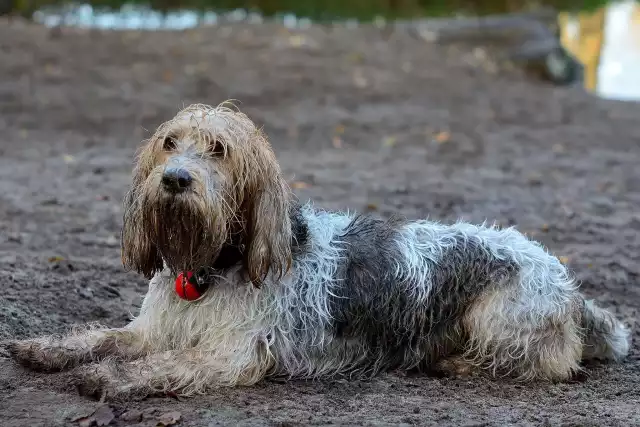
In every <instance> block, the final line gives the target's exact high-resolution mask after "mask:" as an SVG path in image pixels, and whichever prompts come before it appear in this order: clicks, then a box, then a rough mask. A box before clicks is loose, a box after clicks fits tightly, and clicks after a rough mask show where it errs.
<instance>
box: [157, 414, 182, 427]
mask: <svg viewBox="0 0 640 427" xmlns="http://www.w3.org/2000/svg"><path fill="white" fill-rule="evenodd" d="M180 417H182V414H181V413H180V412H167V413H166V414H162V415H160V416H159V417H158V424H156V426H157V427H166V426H172V425H174V424H175V423H177V422H178V421H180Z"/></svg>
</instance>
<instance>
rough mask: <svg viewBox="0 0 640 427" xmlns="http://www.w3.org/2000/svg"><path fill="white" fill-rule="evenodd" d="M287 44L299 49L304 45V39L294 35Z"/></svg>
mask: <svg viewBox="0 0 640 427" xmlns="http://www.w3.org/2000/svg"><path fill="white" fill-rule="evenodd" d="M289 44H290V45H291V46H293V47H300V46H302V45H303V44H304V37H302V36H300V35H295V36H291V37H289Z"/></svg>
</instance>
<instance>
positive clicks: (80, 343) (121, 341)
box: [8, 326, 144, 372]
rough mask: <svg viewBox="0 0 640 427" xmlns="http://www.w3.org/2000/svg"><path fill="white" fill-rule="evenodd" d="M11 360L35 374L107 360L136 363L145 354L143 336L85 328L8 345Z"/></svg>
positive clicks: (129, 332) (133, 332)
mask: <svg viewBox="0 0 640 427" xmlns="http://www.w3.org/2000/svg"><path fill="white" fill-rule="evenodd" d="M8 347H9V352H10V354H11V356H12V357H13V358H14V359H15V360H16V361H17V362H18V363H20V364H21V365H23V366H25V367H28V368H30V369H33V370H36V371H43V372H54V371H63V370H66V369H71V368H73V367H75V366H77V365H79V364H82V363H87V362H90V361H95V360H100V359H102V358H105V357H118V358H123V359H133V358H136V357H139V356H140V355H142V354H143V351H144V345H143V341H142V336H141V335H140V334H139V333H138V332H137V331H136V330H134V329H128V328H119V329H108V328H100V327H97V326H85V327H83V328H82V329H77V330H74V331H72V332H71V333H69V334H67V335H64V336H46V337H40V338H33V339H27V340H21V341H12V342H10V343H9V345H8Z"/></svg>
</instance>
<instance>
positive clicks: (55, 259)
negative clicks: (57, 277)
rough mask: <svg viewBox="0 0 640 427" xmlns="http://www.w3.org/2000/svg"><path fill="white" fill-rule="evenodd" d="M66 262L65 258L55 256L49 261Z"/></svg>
mask: <svg viewBox="0 0 640 427" xmlns="http://www.w3.org/2000/svg"><path fill="white" fill-rule="evenodd" d="M64 260H65V258H64V257H61V256H58V255H55V256H52V257H49V259H48V260H47V261H49V262H60V261H64Z"/></svg>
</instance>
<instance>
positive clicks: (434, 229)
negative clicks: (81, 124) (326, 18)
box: [10, 105, 629, 398]
mask: <svg viewBox="0 0 640 427" xmlns="http://www.w3.org/2000/svg"><path fill="white" fill-rule="evenodd" d="M125 208H126V212H125V216H124V228H123V233H122V251H123V252H122V255H123V261H124V263H125V265H126V266H128V267H130V268H132V269H134V270H136V271H138V272H140V273H143V274H144V275H145V276H147V277H148V278H150V279H151V280H150V283H149V291H148V293H147V295H146V297H145V299H144V302H143V305H142V307H141V310H140V313H139V315H138V316H137V317H136V318H135V319H134V320H133V321H131V323H129V324H128V325H127V326H125V327H123V328H116V329H110V328H102V327H97V326H88V327H86V328H83V329H82V330H74V331H73V332H71V333H70V334H68V335H66V336H62V337H44V338H37V339H30V340H24V341H16V342H13V343H11V346H10V350H11V352H12V355H13V357H14V358H15V359H16V360H18V361H19V362H20V363H22V364H23V365H25V366H28V367H31V368H33V369H39V370H44V371H54V370H63V369H72V368H73V369H74V370H75V372H76V373H77V379H78V385H79V386H80V388H81V390H83V391H84V392H86V393H90V394H98V395H103V396H104V395H106V396H107V398H118V397H124V396H131V394H132V393H135V394H137V393H142V394H149V393H153V392H172V393H175V394H178V395H194V394H198V393H206V392H207V390H210V389H211V388H213V387H219V386H238V385H245V386H246V385H251V384H255V383H257V382H259V381H260V380H262V379H264V378H266V377H275V376H280V377H282V376H284V377H287V378H329V377H336V376H342V375H346V376H350V377H354V376H355V377H360V378H361V377H365V376H371V375H375V374H376V373H378V372H381V371H384V370H390V369H413V368H417V369H423V370H431V369H435V370H440V371H444V372H449V373H453V374H458V375H460V374H463V375H464V374H469V373H471V372H473V371H486V372H488V373H489V374H492V375H510V376H514V377H516V378H520V379H523V380H531V379H542V380H551V381H560V380H566V379H568V378H570V376H571V375H572V374H574V373H575V372H577V371H579V370H580V369H581V362H582V361H583V360H586V359H604V360H606V359H608V360H614V361H617V360H620V359H622V358H623V357H624V356H625V355H626V354H627V352H628V350H629V331H628V330H627V329H626V328H625V326H624V325H623V324H622V323H621V322H619V321H618V320H616V319H615V318H614V316H613V315H612V314H611V313H610V312H608V311H605V310H603V309H601V308H598V307H596V306H595V305H594V304H593V303H592V302H590V301H585V300H584V299H583V296H582V295H581V294H580V293H579V292H578V289H577V285H576V283H575V281H574V280H573V279H572V277H571V276H570V274H569V272H568V271H567V269H566V268H565V266H563V264H562V263H561V262H560V261H559V260H558V259H557V258H556V257H554V256H552V255H550V254H549V253H548V252H547V251H546V250H545V249H544V248H543V247H542V246H541V245H540V244H538V243H535V242H533V241H531V240H529V239H527V238H526V237H525V236H524V235H522V234H520V233H519V232H517V231H516V230H514V229H512V228H509V229H498V228H495V227H485V226H475V225H472V224H468V223H463V222H458V223H456V224H453V225H443V224H439V223H436V222H430V221H406V220H400V219H395V220H389V221H383V220H379V219H374V218H371V217H367V216H353V215H349V214H345V213H335V212H325V211H319V210H316V209H314V208H313V207H312V206H310V205H300V204H298V203H297V202H296V201H295V199H294V197H293V196H292V194H291V193H290V190H289V188H288V186H287V184H286V182H285V180H284V179H283V177H282V174H281V172H280V168H279V166H278V163H277V161H276V159H275V156H274V154H273V152H272V150H271V147H270V145H269V143H268V141H267V139H266V137H265V135H264V134H263V133H262V132H261V131H260V130H259V129H257V128H256V127H255V125H254V124H253V122H252V121H251V120H250V119H249V118H248V117H247V116H245V115H244V114H242V113H240V112H238V111H236V110H233V109H230V108H227V107H225V106H224V105H220V106H217V107H209V106H206V105H192V106H190V107H188V108H186V109H184V110H182V111H180V112H179V113H178V115H177V116H176V117H175V118H174V119H172V120H170V121H168V122H166V123H164V124H163V125H162V126H160V127H159V128H158V130H157V131H156V133H155V134H154V136H153V137H152V138H150V139H149V140H148V141H146V142H145V144H144V146H143V147H142V149H141V151H140V152H139V154H138V157H137V163H136V167H135V170H134V176H133V183H132V186H131V189H130V191H129V193H128V195H127V197H126V201H125ZM202 268H205V271H208V272H209V274H208V276H207V277H208V280H209V282H210V283H209V284H210V286H209V288H208V289H207V290H206V291H205V292H204V293H203V294H202V296H201V297H200V298H199V299H197V300H195V301H188V300H184V299H181V298H180V297H179V296H178V294H177V293H176V290H175V287H174V283H175V280H176V276H177V275H178V274H179V273H180V272H184V271H196V270H198V269H202Z"/></svg>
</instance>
